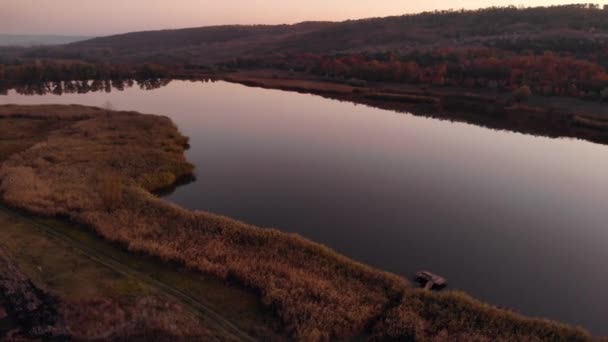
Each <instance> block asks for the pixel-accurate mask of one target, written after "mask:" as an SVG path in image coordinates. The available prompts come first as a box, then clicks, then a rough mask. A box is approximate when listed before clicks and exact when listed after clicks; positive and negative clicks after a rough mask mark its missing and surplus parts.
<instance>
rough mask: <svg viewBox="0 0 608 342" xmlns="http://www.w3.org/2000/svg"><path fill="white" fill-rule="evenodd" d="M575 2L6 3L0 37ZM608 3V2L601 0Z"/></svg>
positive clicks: (0, 12) (1, 3) (1, 1)
mask: <svg viewBox="0 0 608 342" xmlns="http://www.w3.org/2000/svg"><path fill="white" fill-rule="evenodd" d="M587 2H589V1H575V0H527V1H526V0H511V1H505V0H466V1H465V0H460V1H458V0H457V1H448V0H425V1H410V0H305V1H302V0H97V1H95V0H0V33H8V34H73V35H106V34H113V33H122V32H131V31H141V30H154V29H164V28H182V27H198V26H208V25H221V24H280V23H295V22H300V21H306V20H332V21H337V20H346V19H358V18H367V17H378V16H388V15H399V14H405V13H414V12H420V11H426V10H434V9H449V8H480V7H489V6H506V5H526V6H536V5H558V4H568V3H587ZM596 3H598V4H602V5H604V4H608V1H606V0H603V1H597V2H596Z"/></svg>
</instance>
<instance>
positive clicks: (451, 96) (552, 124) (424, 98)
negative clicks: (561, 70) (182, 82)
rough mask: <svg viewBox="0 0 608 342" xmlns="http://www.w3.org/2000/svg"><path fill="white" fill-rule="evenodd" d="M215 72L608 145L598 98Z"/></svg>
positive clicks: (606, 112) (606, 114)
mask: <svg viewBox="0 0 608 342" xmlns="http://www.w3.org/2000/svg"><path fill="white" fill-rule="evenodd" d="M182 76H185V75H182ZM207 76H208V77H211V75H207ZM190 77H192V75H190ZM213 77H216V78H219V79H222V80H225V81H228V82H234V83H239V84H243V85H246V86H250V87H260V88H265V89H278V90H285V91H295V92H300V93H309V94H315V95H320V96H323V97H327V98H331V99H337V100H341V101H350V102H354V103H359V104H364V105H369V106H373V107H378V108H382V109H388V110H395V111H400V112H408V113H412V114H414V115H419V116H429V117H435V118H440V119H445V120H453V121H461V122H466V123H471V124H475V125H479V126H484V127H489V128H494V129H502V130H509V131H515V132H520V133H525V134H532V135H540V136H548V137H569V138H577V139H583V140H588V141H591V142H596V143H601V144H608V106H606V105H605V103H601V102H597V101H584V100H579V99H572V98H560V97H542V96H532V97H530V98H529V99H527V100H526V101H525V102H521V103H520V102H517V101H515V100H514V99H513V96H512V95H511V94H510V93H504V92H496V91H488V90H473V89H459V88H449V87H436V86H435V87H433V86H427V85H411V84H405V83H386V82H384V83H383V82H369V83H368V82H364V83H357V82H347V81H342V82H337V81H331V80H327V79H324V78H322V77H317V76H311V75H308V74H303V73H287V72H280V71H275V70H250V71H241V72H233V73H225V74H224V73H220V74H216V75H214V76H213ZM193 78H196V77H193ZM355 83H356V84H355Z"/></svg>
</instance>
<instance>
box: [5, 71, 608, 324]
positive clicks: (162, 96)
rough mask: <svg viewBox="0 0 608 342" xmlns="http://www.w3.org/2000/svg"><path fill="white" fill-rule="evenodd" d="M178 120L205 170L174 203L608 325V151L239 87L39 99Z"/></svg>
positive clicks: (530, 310) (510, 304)
mask: <svg viewBox="0 0 608 342" xmlns="http://www.w3.org/2000/svg"><path fill="white" fill-rule="evenodd" d="M107 101H109V102H111V104H112V105H113V107H115V108H116V109H120V110H135V111H140V112H144V113H154V114H163V115H167V116H169V117H171V118H172V119H173V120H174V122H175V123H176V124H177V125H178V126H179V128H180V130H181V131H182V132H183V133H184V134H185V135H187V136H189V137H190V138H191V148H190V150H189V151H188V152H187V157H188V159H189V160H190V161H191V162H193V163H194V164H195V165H196V181H194V182H192V183H189V184H187V185H183V186H180V187H178V188H177V189H175V191H174V192H172V193H170V194H168V195H167V196H166V199H167V200H169V201H173V202H175V203H177V204H179V205H182V206H184V207H187V208H190V209H197V210H205V211H210V212H214V213H218V214H222V215H226V216H230V217H233V218H236V219H239V220H242V221H245V222H248V223H252V224H255V225H259V226H264V227H274V228H277V229H280V230H283V231H287V232H293V233H298V234H300V235H302V236H305V237H307V238H310V239H312V240H315V241H318V242H320V243H323V244H325V245H328V246H330V247H331V248H333V249H335V250H337V251H339V252H341V253H343V254H346V255H348V256H350V257H352V258H354V259H356V260H359V261H362V262H365V263H368V264H370V265H373V266H376V267H379V268H382V269H384V270H388V271H391V272H394V273H397V274H400V275H403V276H405V277H408V278H411V276H412V275H413V273H415V272H416V271H418V270H422V269H427V270H430V271H432V272H435V273H438V274H440V275H442V276H445V277H446V278H448V281H449V282H450V288H451V289H458V290H463V291H465V292H468V293H470V294H471V295H473V296H475V297H477V298H479V299H481V300H484V301H487V302H489V303H492V304H495V305H498V306H502V307H507V308H511V309H513V310H516V311H519V312H522V313H524V314H527V315H532V316H540V317H547V318H551V319H556V320H561V321H565V322H569V323H573V324H578V325H582V326H584V327H586V328H588V329H590V330H591V331H592V332H594V333H596V334H604V335H607V334H608V324H606V320H607V317H608V305H607V304H608V292H607V291H606V290H605V289H604V285H605V284H607V283H608V271H607V270H606V262H607V261H608V248H606V244H607V243H608V225H607V223H608V210H607V208H606V206H607V203H608V177H607V175H606V172H607V170H608V146H604V145H598V144H593V143H589V142H585V141H580V140H574V139H550V138H544V137H535V136H530V135H523V134H518V133H512V132H506V131H496V130H490V129H487V128H483V127H478V126H474V125H470V124H463V123H454V122H449V121H440V120H437V119H431V118H425V117H419V116H414V115H410V114H401V113H396V112H391V111H386V110H381V109H377V108H372V107H367V106H362V105H355V104H352V103H348V102H339V101H335V100H329V99H325V98H322V97H319V96H313V95H306V94H298V93H290V92H283V91H277V90H265V89H257V88H248V87H245V86H242V85H236V84H231V83H226V82H215V83H203V82H196V83H195V82H187V81H173V82H171V83H170V84H169V85H168V86H166V87H162V88H159V89H154V90H148V91H146V90H142V89H139V88H137V87H134V88H127V89H126V90H125V91H121V92H120V91H114V92H111V93H105V92H96V93H86V94H64V95H62V96H57V95H52V94H48V95H38V96H25V95H18V94H16V93H15V92H13V91H11V92H9V94H8V95H6V96H0V103H15V104H41V103H63V104H68V103H77V104H85V105H95V106H102V105H103V104H104V103H106V102H107Z"/></svg>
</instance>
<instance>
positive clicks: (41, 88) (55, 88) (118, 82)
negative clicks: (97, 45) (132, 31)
mask: <svg viewBox="0 0 608 342" xmlns="http://www.w3.org/2000/svg"><path fill="white" fill-rule="evenodd" d="M171 81H172V79H170V78H155V79H114V80H109V79H108V80H90V81H52V82H40V83H28V84H20V85H15V86H12V87H2V86H0V95H8V92H9V91H10V90H15V92H16V93H17V94H19V95H46V94H54V95H63V94H86V93H90V92H106V93H111V92H112V90H118V91H124V90H126V89H129V88H133V87H134V86H135V85H137V86H138V87H139V88H140V89H142V90H154V89H158V88H162V87H165V86H167V85H169V83H171ZM191 81H193V82H215V81H216V80H215V79H211V78H201V79H196V80H191Z"/></svg>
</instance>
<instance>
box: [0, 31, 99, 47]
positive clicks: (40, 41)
mask: <svg viewBox="0 0 608 342" xmlns="http://www.w3.org/2000/svg"><path fill="white" fill-rule="evenodd" d="M90 38H91V37H85V36H58V35H12V34H0V46H21V47H32V46H43V45H63V44H69V43H73V42H77V41H81V40H86V39H90Z"/></svg>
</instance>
